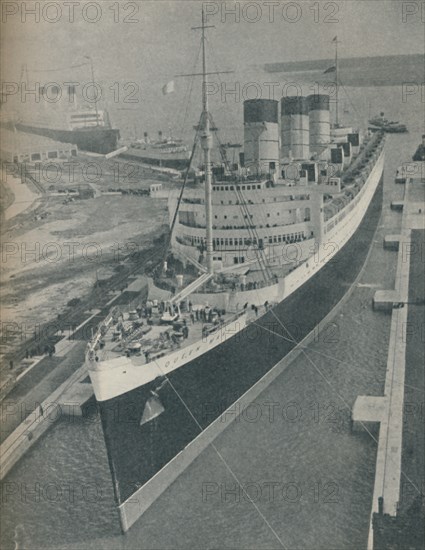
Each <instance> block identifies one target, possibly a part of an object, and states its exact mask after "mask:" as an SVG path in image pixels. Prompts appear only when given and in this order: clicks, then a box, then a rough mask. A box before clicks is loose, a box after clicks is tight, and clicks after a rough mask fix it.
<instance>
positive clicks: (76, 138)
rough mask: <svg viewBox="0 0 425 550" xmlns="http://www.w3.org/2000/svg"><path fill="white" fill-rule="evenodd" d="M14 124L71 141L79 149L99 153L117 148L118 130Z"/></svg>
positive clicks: (40, 133)
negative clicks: (63, 128) (64, 128)
mask: <svg viewBox="0 0 425 550" xmlns="http://www.w3.org/2000/svg"><path fill="white" fill-rule="evenodd" d="M15 126H16V129H17V130H19V131H21V132H27V133H29V134H37V135H39V136H45V137H48V138H50V139H54V140H56V141H60V142H62V143H72V144H74V145H77V147H78V149H80V150H81V151H89V152H91V153H99V154H101V155H106V154H108V153H111V152H112V151H115V150H116V149H117V148H118V139H119V137H120V132H119V130H115V129H113V128H104V127H99V126H97V127H93V128H83V129H80V130H56V129H52V128H42V127H38V126H31V125H28V124H22V123H18V124H16V125H15Z"/></svg>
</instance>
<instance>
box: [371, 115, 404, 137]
mask: <svg viewBox="0 0 425 550" xmlns="http://www.w3.org/2000/svg"><path fill="white" fill-rule="evenodd" d="M369 124H370V125H371V126H370V127H369V130H371V131H372V132H377V131H378V130H381V131H383V132H386V133H388V134H404V133H406V132H407V131H408V130H407V126H406V125H405V124H401V123H400V122H398V121H396V120H388V119H387V118H385V117H384V113H383V112H381V113H379V116H375V117H373V118H371V119H370V120H369Z"/></svg>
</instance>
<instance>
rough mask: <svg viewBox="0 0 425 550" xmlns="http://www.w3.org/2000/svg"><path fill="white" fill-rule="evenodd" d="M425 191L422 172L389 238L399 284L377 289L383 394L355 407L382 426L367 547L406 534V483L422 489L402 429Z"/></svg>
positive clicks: (356, 420)
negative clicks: (386, 319)
mask: <svg viewBox="0 0 425 550" xmlns="http://www.w3.org/2000/svg"><path fill="white" fill-rule="evenodd" d="M424 191H425V185H424V182H422V181H421V180H420V179H419V178H418V179H413V178H410V179H409V180H408V181H407V182H406V188H405V193H404V212H403V220H402V227H401V233H400V236H399V238H397V239H395V238H393V236H391V238H390V239H389V241H391V242H397V243H399V245H400V246H399V247H398V248H399V250H398V257H397V272H396V281H395V289H394V290H387V291H378V292H377V293H376V294H375V297H374V300H373V306H374V309H375V310H386V311H392V319H391V332H390V342H389V348H388V360H387V371H386V378H385V390H384V395H383V396H379V397H378V396H376V397H375V396H359V397H358V398H357V400H356V402H355V404H354V407H353V411H352V421H353V428H354V429H359V428H363V429H365V430H366V431H368V432H370V431H371V429H372V428H374V427H375V426H376V425H379V426H380V429H379V436H378V442H377V443H378V452H377V459H376V473H375V485H374V491H373V505H372V511H371V517H370V529H369V537H368V550H373V549H376V548H387V546H385V544H387V542H389V541H390V540H392V541H393V542H394V540H395V539H394V537H400V536H404V537H405V536H406V527H407V524H408V522H407V523H406V520H403V519H402V518H400V516H399V509H400V504H401V500H402V498H403V495H402V487H403V485H404V483H406V482H407V483H410V484H411V485H412V490H413V491H415V490H416V491H419V493H420V490H421V488H420V486H419V487H418V486H417V484H416V483H415V481H414V480H411V479H409V478H407V479H406V478H405V475H404V471H403V455H404V441H403V431H404V426H405V423H406V418H405V410H406V403H405V389H406V388H405V377H406V371H407V370H408V369H415V368H416V369H417V368H423V366H422V367H420V366H419V365H418V364H417V363H416V358H415V354H414V353H413V355H412V350H411V349H410V348H412V347H415V349H416V348H417V346H418V345H419V346H420V344H418V342H417V341H416V340H417V338H416V339H415V338H412V335H413V336H414V333H415V327H416V329H417V328H418V326H421V325H420V323H419V324H418V322H419V320H420V319H419V318H420V317H422V319H423V317H424V310H423V306H424V283H423V279H422V280H420V279H419V278H418V276H417V274H418V273H420V272H421V271H423V270H421V265H422V266H423V262H424V236H425V231H424V219H423V214H422V213H423V211H424V206H425V201H424ZM384 246H385V241H384ZM386 248H388V247H386ZM391 248H393V249H395V247H391ZM412 273H414V274H416V276H412V275H411V274H412ZM422 350H423V347H422ZM422 355H423V351H422ZM412 357H414V358H415V359H414V360H413V361H412ZM422 442H423V440H422ZM422 451H423V450H422ZM397 533H398V534H397ZM401 533H402V535H401ZM397 540H398V539H397ZM400 540H401V539H400Z"/></svg>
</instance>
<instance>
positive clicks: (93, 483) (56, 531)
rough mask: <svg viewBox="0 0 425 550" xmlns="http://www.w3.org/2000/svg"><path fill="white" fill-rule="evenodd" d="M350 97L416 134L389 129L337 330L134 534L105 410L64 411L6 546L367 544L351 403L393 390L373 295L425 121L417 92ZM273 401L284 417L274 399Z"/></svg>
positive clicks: (28, 482)
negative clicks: (403, 175)
mask: <svg viewBox="0 0 425 550" xmlns="http://www.w3.org/2000/svg"><path fill="white" fill-rule="evenodd" d="M350 93H351V94H352V101H353V103H354V104H355V105H356V109H357V110H358V112H359V113H360V114H361V116H362V117H363V119H364V118H367V114H368V103H369V98H371V99H373V105H376V110H381V109H382V110H384V111H385V112H386V115H387V116H388V117H390V118H391V117H392V118H395V119H396V120H401V121H403V122H405V123H406V124H407V125H408V126H409V129H410V133H409V134H407V135H400V136H397V135H393V136H388V142H387V153H386V166H385V180H384V210H383V216H382V220H381V224H380V226H379V231H378V234H377V237H376V240H375V242H374V245H373V249H372V253H371V255H370V257H369V261H368V264H367V267H366V270H365V272H364V274H363V276H362V279H361V283H360V285H359V286H358V287H357V288H356V289H355V291H354V292H353V294H352V295H351V297H350V299H349V300H348V301H347V303H346V304H345V305H344V307H343V308H342V310H341V311H340V312H339V313H338V315H337V316H336V318H335V319H334V324H333V325H332V330H331V329H329V331H326V332H325V334H324V335H323V336H321V337H320V338H319V339H318V341H317V342H314V343H312V344H311V345H310V346H309V348H308V349H307V350H306V353H305V354H301V355H300V356H299V358H298V359H297V360H295V361H294V363H293V364H292V365H291V366H290V368H289V369H288V370H287V371H286V372H284V373H283V374H282V375H281V376H280V377H279V378H278V379H277V380H276V381H275V382H274V383H273V384H272V385H271V386H270V387H269V388H268V389H267V390H266V391H265V392H264V393H263V394H262V395H261V396H260V397H259V398H258V399H257V401H256V407H255V409H252V410H251V411H246V414H243V415H242V417H241V420H240V421H239V422H235V423H233V424H232V425H231V427H230V428H229V429H227V430H226V431H225V432H224V433H223V434H222V435H221V436H220V437H219V438H217V440H216V441H215V443H214V447H212V446H210V447H209V448H208V449H206V450H205V452H204V453H202V455H201V456H200V457H199V458H198V459H197V460H196V461H195V463H194V464H193V465H192V466H191V467H190V468H188V470H187V471H186V472H185V473H184V474H182V475H181V476H180V477H179V478H178V480H177V481H176V482H175V483H174V484H173V485H172V486H171V487H170V488H169V489H168V490H167V491H166V492H165V493H164V494H163V495H162V496H161V497H160V498H159V499H158V500H157V502H156V503H155V504H154V505H153V506H152V507H151V508H150V510H149V511H148V512H147V513H146V514H145V516H144V517H143V519H142V520H141V521H139V522H137V523H136V525H135V526H134V527H133V528H132V529H131V530H130V532H129V533H128V534H127V535H126V536H122V535H120V532H119V527H118V518H117V514H116V512H115V510H114V505H113V493H112V486H111V482H110V475H109V469H108V464H107V459H106V453H105V447H104V442H103V436H102V432H101V427H100V424H99V421H98V419H97V418H91V419H89V420H84V421H83V420H78V419H74V420H73V421H71V420H68V419H62V420H60V421H59V422H58V423H56V424H55V425H54V426H53V427H52V428H51V429H50V431H49V432H48V433H47V434H46V436H44V437H43V438H42V439H41V440H40V441H39V442H38V443H37V444H36V445H35V446H34V448H33V449H32V450H31V451H30V452H29V453H28V454H27V455H26V456H25V457H24V458H23V459H22V460H21V462H20V463H19V464H18V465H17V467H15V469H14V470H13V471H12V472H11V474H10V475H9V476H8V478H7V479H6V480H5V483H3V499H2V510H1V511H2V520H1V522H2V525H1V547H2V548H3V549H5V550H7V549H9V548H11V549H12V548H20V549H24V548H27V549H38V550H39V549H41V548H55V549H59V548H63V549H69V550H71V549H77V548H78V549H81V550H83V549H84V550H99V549H100V548H102V549H103V548H104V549H111V550H116V549H135V548H146V549H153V548H157V549H165V548H243V549H248V548H258V549H259V548H282V547H283V548H291V549H294V548H297V549H301V548H302V549H310V548H311V549H319V548H323V549H333V548H334V549H341V548H352V549H358V548H361V547H363V548H364V547H365V545H366V540H367V532H368V523H369V513H370V508H371V498H372V493H373V480H374V467H375V459H376V443H375V441H374V439H373V437H371V436H370V435H368V434H351V433H350V432H349V428H348V422H347V420H348V413H347V411H348V407H351V406H352V404H353V403H354V400H355V398H356V396H357V395H360V394H379V393H381V392H382V389H383V384H384V377H385V368H386V354H387V344H388V338H389V327H390V317H389V316H388V315H385V314H380V313H375V312H373V311H372V309H371V299H372V296H373V294H374V292H375V290H376V288H391V286H392V285H393V282H394V275H395V260H396V255H395V253H393V252H388V251H384V250H383V248H382V239H383V235H385V234H386V233H389V232H390V233H392V232H394V230H397V228H398V227H399V224H400V220H401V216H400V214H398V213H395V212H393V211H391V210H390V209H389V207H388V205H389V203H390V201H391V200H394V199H400V198H402V193H403V186H397V185H395V184H394V173H395V168H396V167H397V166H398V165H399V164H400V163H401V162H403V161H408V160H409V159H410V158H411V156H412V154H413V152H414V150H415V148H416V146H417V144H418V143H419V140H420V136H421V134H422V133H423V131H424V130H423V127H422V124H423V123H422V116H421V112H422V111H421V104H420V98H418V99H417V101H416V102H414V101H412V102H411V103H410V104H409V103H407V104H406V103H402V101H401V90H400V89H395V88H386V89H379V90H372V89H365V88H362V89H357V90H352V91H351V92H350ZM377 94H379V102H378V100H377V97H378V96H377ZM422 107H423V106H422ZM346 116H347V117H348V116H349V115H348V114H347V115H346ZM236 124H237V123H236V121H235V122H234V125H235V127H237V126H236ZM272 402H273V403H276V405H275V406H274V407H275V409H274V410H275V413H276V414H275V417H274V418H272V417H271V415H270V408H269V406H267V405H266V403H272ZM258 411H260V413H258ZM234 476H236V478H237V479H238V480H239V482H240V483H241V484H242V486H243V487H244V488H246V490H247V492H248V493H249V494H250V496H251V497H252V498H253V500H254V501H255V506H254V505H253V504H252V503H251V502H249V501H248V499H247V498H246V497H245V496H244V493H243V492H242V491H241V490H240V489H239V490H236V493H233V494H231V493H230V492H229V491H230V489H235V488H236V489H237V486H236V485H235V477H234ZM36 484H38V485H36ZM272 485H273V486H274V490H273V491H272V489H271V487H272ZM226 491H227V493H226ZM7 493H9V495H7Z"/></svg>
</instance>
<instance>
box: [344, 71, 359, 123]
mask: <svg viewBox="0 0 425 550" xmlns="http://www.w3.org/2000/svg"><path fill="white" fill-rule="evenodd" d="M339 85H340V86H341V88H342V89H343V90H344V92H345V95H346V96H347V98H348V101H349V102H350V105H351V107H352V108H353V109H354V111H355V113H356V115H357V122H359V123H360V122H361V120H362V117H361V115H360V113H359V111H358V110H357V108H356V106H355V105H354V103H353V102H352V101H351V97H350V95H349V94H348V92H347V89H346V87H345V86H344V84H343V83H342V80H341V77H339Z"/></svg>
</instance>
